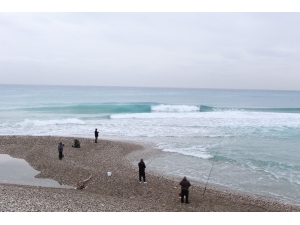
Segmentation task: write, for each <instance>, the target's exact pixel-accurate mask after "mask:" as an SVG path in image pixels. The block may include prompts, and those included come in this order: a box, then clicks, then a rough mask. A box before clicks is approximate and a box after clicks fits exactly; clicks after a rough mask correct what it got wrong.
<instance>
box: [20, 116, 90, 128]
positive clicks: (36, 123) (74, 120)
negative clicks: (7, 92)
mask: <svg viewBox="0 0 300 225" xmlns="http://www.w3.org/2000/svg"><path fill="white" fill-rule="evenodd" d="M63 124H85V122H84V121H82V120H79V119H77V118H69V119H61V120H30V119H25V121H24V122H21V123H17V124H16V125H17V126H21V127H32V126H34V127H35V126H36V127H40V126H47V125H63Z"/></svg>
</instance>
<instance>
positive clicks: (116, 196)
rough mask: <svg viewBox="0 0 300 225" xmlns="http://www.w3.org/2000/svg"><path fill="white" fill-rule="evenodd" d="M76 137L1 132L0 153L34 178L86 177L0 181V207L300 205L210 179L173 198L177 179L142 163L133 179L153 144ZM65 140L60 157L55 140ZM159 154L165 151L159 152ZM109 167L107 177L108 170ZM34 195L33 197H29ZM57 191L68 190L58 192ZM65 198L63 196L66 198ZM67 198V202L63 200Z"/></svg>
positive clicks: (240, 208)
mask: <svg viewBox="0 0 300 225" xmlns="http://www.w3.org/2000/svg"><path fill="white" fill-rule="evenodd" d="M76 139H79V141H80V145H81V148H72V147H71V146H72V144H73V141H74V138H73V137H59V136H12V135H10V136H0V146H1V148H0V153H1V154H9V155H10V156H12V157H14V158H22V159H25V160H26V161H27V162H28V163H29V164H30V166H31V167H33V168H34V169H36V170H38V171H41V172H40V173H39V174H38V175H36V177H37V178H50V179H53V180H56V181H58V182H60V183H62V184H65V185H71V186H74V185H76V184H77V182H79V181H83V180H85V179H87V178H88V177H89V176H90V175H92V178H91V179H90V180H89V181H87V184H86V185H87V187H86V188H85V189H83V190H75V189H60V188H48V187H34V186H25V185H24V186H23V185H15V184H2V183H0V190H1V191H0V201H1V202H4V200H3V198H5V199H6V200H7V199H11V200H10V201H7V204H2V205H1V206H0V211H93V212H103V211H110V212H121V211H128V212H139V211H146V212H179V211H183V212H248V211H249V212H250V211H252V212H286V211H294V212H299V211H300V206H297V205H290V204H284V203H282V202H279V201H273V200H269V199H266V198H264V197H260V196H253V195H247V194H241V193H238V192H234V191H229V190H226V189H219V188H216V187H213V186H212V185H210V186H209V187H208V188H207V189H206V192H205V196H204V197H203V196H202V193H203V191H204V186H203V185H201V184H198V183H197V184H193V183H192V187H191V189H190V204H181V203H180V200H179V199H178V197H177V196H178V193H179V192H180V186H179V181H180V180H178V179H175V178H173V177H166V176H165V175H159V174H157V173H155V172H153V171H149V170H147V169H146V178H147V180H148V183H147V184H140V183H139V181H138V168H137V166H134V165H133V162H134V161H136V164H137V163H138V162H139V160H140V158H146V157H148V156H151V157H154V158H155V156H159V150H158V149H151V148H150V147H149V146H147V148H146V147H145V146H143V145H141V144H137V143H136V142H127V141H116V140H104V139H98V143H97V144H95V143H94V139H92V138H82V137H76ZM59 141H62V142H63V143H64V144H65V147H64V155H65V157H64V158H63V160H59V159H58V151H57V144H58V142H59ZM161 154H164V152H162V153H161ZM108 171H110V172H112V176H111V177H108V176H107V172H108ZM33 196H34V197H33ZM57 196H67V198H66V197H62V198H58V197H57ZM66 199H68V200H66ZM66 201H67V202H69V203H70V204H66V203H65V202H66Z"/></svg>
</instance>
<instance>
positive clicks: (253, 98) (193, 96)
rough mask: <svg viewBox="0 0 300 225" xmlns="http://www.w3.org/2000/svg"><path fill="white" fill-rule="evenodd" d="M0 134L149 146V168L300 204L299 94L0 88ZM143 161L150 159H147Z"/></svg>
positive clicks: (156, 89) (251, 91) (14, 86)
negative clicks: (155, 151) (158, 153)
mask: <svg viewBox="0 0 300 225" xmlns="http://www.w3.org/2000/svg"><path fill="white" fill-rule="evenodd" d="M0 95H1V102H0V107H1V115H0V135H40V136H41V135H57V136H71V137H91V138H93V132H94V130H95V128H97V129H98V130H99V132H100V137H101V138H109V139H118V140H134V141H142V142H147V143H149V142H150V143H154V144H155V145H156V146H157V147H158V148H159V149H161V150H162V151H166V152H170V153H172V154H170V155H169V156H168V157H165V158H158V159H155V160H153V161H151V163H150V164H149V165H148V168H149V169H150V168H152V169H154V170H157V171H160V172H162V173H165V174H169V175H172V176H178V177H182V176H184V175H185V176H187V177H188V178H189V179H190V180H191V181H192V182H197V181H198V182H202V183H206V181H207V178H208V175H209V172H210V170H211V166H212V163H213V161H214V160H215V163H214V167H213V170H212V173H211V177H210V179H209V184H215V185H221V186H223V187H225V188H229V189H233V190H238V191H242V192H247V193H251V194H257V195H262V196H266V197H270V198H276V199H278V200H280V201H283V202H287V203H293V204H297V205H300V199H299V194H300V188H299V187H300V186H299V185H300V156H299V151H300V147H299V146H300V138H299V137H300V92H297V91H258V90H217V89H171V88H129V87H128V88H125V87H71V86H17V85H0ZM145 161H146V162H147V159H145Z"/></svg>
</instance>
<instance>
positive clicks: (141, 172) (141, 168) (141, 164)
mask: <svg viewBox="0 0 300 225" xmlns="http://www.w3.org/2000/svg"><path fill="white" fill-rule="evenodd" d="M138 165H139V179H140V183H142V177H143V180H144V184H146V183H147V182H146V175H145V169H146V165H145V163H144V160H143V159H141V161H140V162H139V163H138Z"/></svg>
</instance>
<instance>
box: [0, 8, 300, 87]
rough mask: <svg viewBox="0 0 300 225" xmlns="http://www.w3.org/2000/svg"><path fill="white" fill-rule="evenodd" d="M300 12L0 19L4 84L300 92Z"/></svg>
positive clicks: (3, 14)
mask: <svg viewBox="0 0 300 225" xmlns="http://www.w3.org/2000/svg"><path fill="white" fill-rule="evenodd" d="M299 21H300V13H291V12H287V13H283V12H282V13H271V12H269V13H258V12H256V13H234V12H232V13H230V12H224V13H220V12H216V13H211V12H198V13H192V12H187V13H184V12H181V13H167V12H164V13H160V12H139V13H138V12H137V13H136V12H133V13H128V12H123V13H122V12H116V13H111V12H98V13H91V12H87V13H72V12H69V13H21V12H17V13H9V12H0V33H1V35H0V84H46V85H93V86H139V87H184V88H235V89H275V90H300V41H299V40H300V23H299Z"/></svg>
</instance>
